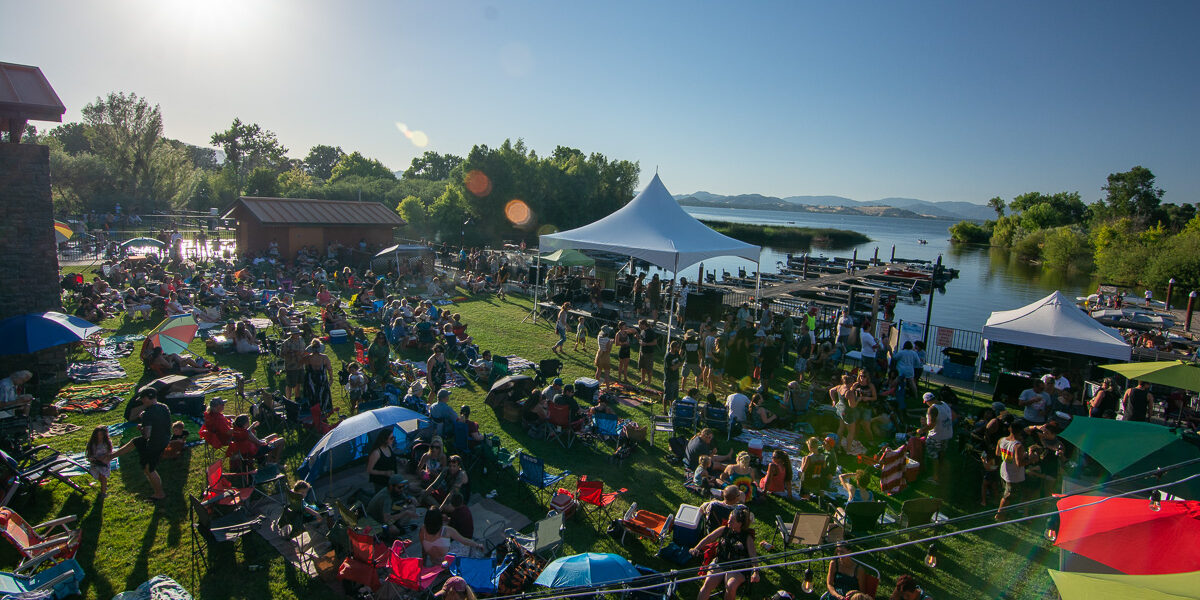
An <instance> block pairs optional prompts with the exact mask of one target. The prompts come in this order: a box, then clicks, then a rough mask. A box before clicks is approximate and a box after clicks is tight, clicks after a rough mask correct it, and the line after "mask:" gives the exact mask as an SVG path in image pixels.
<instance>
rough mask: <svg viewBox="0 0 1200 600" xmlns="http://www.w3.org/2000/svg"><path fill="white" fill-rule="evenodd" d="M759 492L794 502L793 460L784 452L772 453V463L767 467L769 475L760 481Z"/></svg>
mask: <svg viewBox="0 0 1200 600" xmlns="http://www.w3.org/2000/svg"><path fill="white" fill-rule="evenodd" d="M758 490H759V491H760V492H763V493H765V494H775V495H776V496H787V498H788V500H794V499H795V496H793V494H792V459H790V458H788V455H787V453H786V452H784V451H783V450H776V451H774V452H772V453H771V462H770V464H768V465H767V473H766V474H765V475H763V476H762V479H759V480H758Z"/></svg>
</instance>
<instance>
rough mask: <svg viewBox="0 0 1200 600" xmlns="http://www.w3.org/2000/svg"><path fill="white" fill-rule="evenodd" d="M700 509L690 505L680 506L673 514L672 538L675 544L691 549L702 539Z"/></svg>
mask: <svg viewBox="0 0 1200 600" xmlns="http://www.w3.org/2000/svg"><path fill="white" fill-rule="evenodd" d="M700 520H701V516H700V507H699V506H693V505H691V504H680V505H679V510H678V511H676V512H675V525H674V537H675V543H676V544H679V545H680V546H683V547H684V548H691V547H692V546H695V545H696V542H699V541H700V538H701V537H703V535H702V532H701V530H700Z"/></svg>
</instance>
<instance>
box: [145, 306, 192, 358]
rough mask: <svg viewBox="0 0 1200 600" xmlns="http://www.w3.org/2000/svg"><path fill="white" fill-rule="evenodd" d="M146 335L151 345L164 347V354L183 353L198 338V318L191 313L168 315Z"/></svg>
mask: <svg viewBox="0 0 1200 600" xmlns="http://www.w3.org/2000/svg"><path fill="white" fill-rule="evenodd" d="M146 337H147V338H149V339H150V346H151V347H155V346H157V347H159V348H162V350H163V354H183V353H184V352H187V347H188V344H190V343H192V340H194V339H196V318H195V317H193V316H192V315H191V314H190V313H184V314H182V315H173V316H170V317H167V318H166V319H163V322H162V323H159V324H158V327H155V328H154V330H153V331H151V332H150V335H148V336H146Z"/></svg>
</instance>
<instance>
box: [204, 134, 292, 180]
mask: <svg viewBox="0 0 1200 600" xmlns="http://www.w3.org/2000/svg"><path fill="white" fill-rule="evenodd" d="M210 141H211V143H212V145H213V146H217V147H218V148H220V149H221V150H222V151H224V152H225V167H226V168H228V169H231V170H232V171H233V173H234V174H235V175H236V176H237V181H238V184H239V187H242V186H243V185H244V184H245V181H246V177H248V176H249V175H250V172H251V171H253V170H254V169H257V168H259V167H262V168H267V169H270V170H272V171H273V173H274V174H278V173H280V172H282V171H284V170H286V169H287V168H288V166H289V165H288V164H287V160H288V159H287V151H288V150H287V148H285V147H284V146H283V145H282V144H280V143H279V139H278V138H277V137H276V136H275V133H274V132H271V131H269V130H266V129H263V128H262V127H260V126H259V125H258V124H257V123H249V124H246V123H242V120H241V119H238V118H234V120H233V123H232V124H231V125H230V126H229V129H226V130H225V131H219V132H217V133H214V134H213V135H212V139H211V140H210Z"/></svg>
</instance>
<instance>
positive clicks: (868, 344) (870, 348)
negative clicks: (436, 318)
mask: <svg viewBox="0 0 1200 600" xmlns="http://www.w3.org/2000/svg"><path fill="white" fill-rule="evenodd" d="M858 340H859V342H861V343H862V350H861V351H862V365H863V368H864V369H866V370H867V372H868V373H870V374H871V376H872V377H874V376H875V371H877V370H879V363H877V362H875V357H876V355H877V354H878V353H879V342H877V341H875V336H873V335H871V319H863V324H862V330H861V331H859V332H858Z"/></svg>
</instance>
